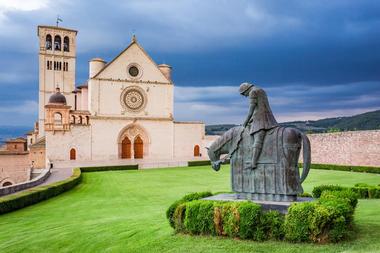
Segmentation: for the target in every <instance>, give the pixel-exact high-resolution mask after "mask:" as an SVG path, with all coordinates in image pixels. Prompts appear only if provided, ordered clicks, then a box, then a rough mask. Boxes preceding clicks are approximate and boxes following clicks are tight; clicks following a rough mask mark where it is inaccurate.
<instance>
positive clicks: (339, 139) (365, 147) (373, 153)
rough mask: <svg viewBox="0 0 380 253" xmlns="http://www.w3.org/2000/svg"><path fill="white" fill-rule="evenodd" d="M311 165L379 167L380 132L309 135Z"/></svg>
mask: <svg viewBox="0 0 380 253" xmlns="http://www.w3.org/2000/svg"><path fill="white" fill-rule="evenodd" d="M308 137H309V139H310V143H311V161H312V163H322V164H340V165H357V166H380V130H371V131H350V132H337V133H323V134H309V135H308Z"/></svg>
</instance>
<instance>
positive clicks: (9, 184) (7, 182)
mask: <svg viewBox="0 0 380 253" xmlns="http://www.w3.org/2000/svg"><path fill="white" fill-rule="evenodd" d="M11 185H12V183H11V182H9V181H6V182H4V183H3V187H5V186H11Z"/></svg>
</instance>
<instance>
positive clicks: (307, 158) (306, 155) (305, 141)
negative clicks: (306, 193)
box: [301, 132, 311, 183]
mask: <svg viewBox="0 0 380 253" xmlns="http://www.w3.org/2000/svg"><path fill="white" fill-rule="evenodd" d="M301 136H302V148H303V155H302V156H303V169H302V174H301V183H302V182H303V181H305V179H306V177H307V175H308V174H309V171H310V164H311V148H310V141H309V138H307V136H306V134H304V133H302V132H301Z"/></svg>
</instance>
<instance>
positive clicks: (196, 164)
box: [187, 159, 230, 167]
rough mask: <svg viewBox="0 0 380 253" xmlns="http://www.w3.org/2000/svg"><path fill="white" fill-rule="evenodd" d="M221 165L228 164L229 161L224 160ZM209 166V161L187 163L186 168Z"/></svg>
mask: <svg viewBox="0 0 380 253" xmlns="http://www.w3.org/2000/svg"><path fill="white" fill-rule="evenodd" d="M222 164H230V159H226V160H225V161H224V162H223V163H222ZM206 165H211V161H210V160H202V161H188V162H187V166H189V167H193V166H206Z"/></svg>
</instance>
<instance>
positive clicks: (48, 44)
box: [45, 34, 52, 50]
mask: <svg viewBox="0 0 380 253" xmlns="http://www.w3.org/2000/svg"><path fill="white" fill-rule="evenodd" d="M51 45H52V39H51V35H50V34H48V35H46V41H45V48H46V50H51Z"/></svg>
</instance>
